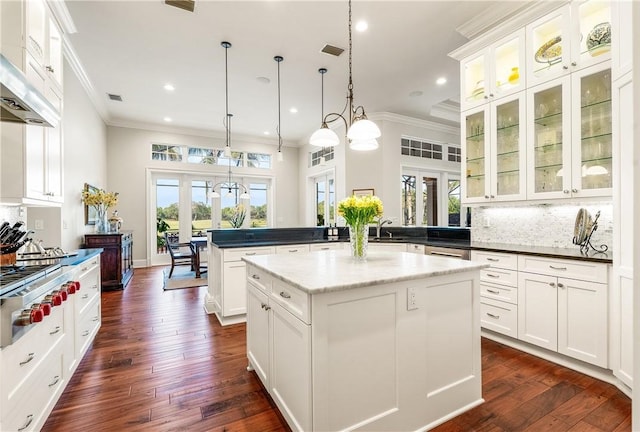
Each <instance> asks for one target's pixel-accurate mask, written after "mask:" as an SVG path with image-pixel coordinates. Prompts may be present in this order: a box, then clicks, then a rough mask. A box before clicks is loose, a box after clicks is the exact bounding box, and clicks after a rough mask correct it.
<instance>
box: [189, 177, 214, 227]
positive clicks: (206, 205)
mask: <svg viewBox="0 0 640 432" xmlns="http://www.w3.org/2000/svg"><path fill="white" fill-rule="evenodd" d="M212 186H213V182H212V181H209V180H193V181H192V182H191V235H192V236H204V235H206V230H208V229H211V228H213V224H212V221H211V200H210V199H209V193H210V192H211V187H212Z"/></svg>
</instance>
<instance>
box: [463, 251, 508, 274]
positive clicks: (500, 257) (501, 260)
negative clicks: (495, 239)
mask: <svg viewBox="0 0 640 432" xmlns="http://www.w3.org/2000/svg"><path fill="white" fill-rule="evenodd" d="M471 260H472V261H479V262H483V263H486V264H491V267H497V268H503V269H510V270H518V255H513V254H507V253H501V252H485V251H475V250H472V251H471Z"/></svg>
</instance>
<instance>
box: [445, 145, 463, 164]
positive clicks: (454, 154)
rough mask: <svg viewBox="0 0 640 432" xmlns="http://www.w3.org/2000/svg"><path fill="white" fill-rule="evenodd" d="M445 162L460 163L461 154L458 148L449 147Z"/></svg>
mask: <svg viewBox="0 0 640 432" xmlns="http://www.w3.org/2000/svg"><path fill="white" fill-rule="evenodd" d="M447 153H448V154H447V160H448V161H449V162H461V161H462V154H461V153H460V147H454V146H449V149H448V150H447Z"/></svg>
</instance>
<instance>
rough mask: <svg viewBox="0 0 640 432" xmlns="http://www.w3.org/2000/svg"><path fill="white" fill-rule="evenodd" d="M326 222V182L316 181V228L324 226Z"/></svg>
mask: <svg viewBox="0 0 640 432" xmlns="http://www.w3.org/2000/svg"><path fill="white" fill-rule="evenodd" d="M325 223H326V221H325V182H324V181H322V180H319V181H316V226H324V225H325Z"/></svg>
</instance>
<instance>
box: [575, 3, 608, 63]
mask: <svg viewBox="0 0 640 432" xmlns="http://www.w3.org/2000/svg"><path fill="white" fill-rule="evenodd" d="M578 17H579V22H580V35H582V36H583V37H581V38H580V60H581V61H584V60H585V59H587V60H589V59H591V58H593V57H597V56H600V55H602V54H604V53H607V52H609V51H610V50H611V5H610V2H603V1H587V2H583V3H581V4H580V6H579V7H578Z"/></svg>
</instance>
